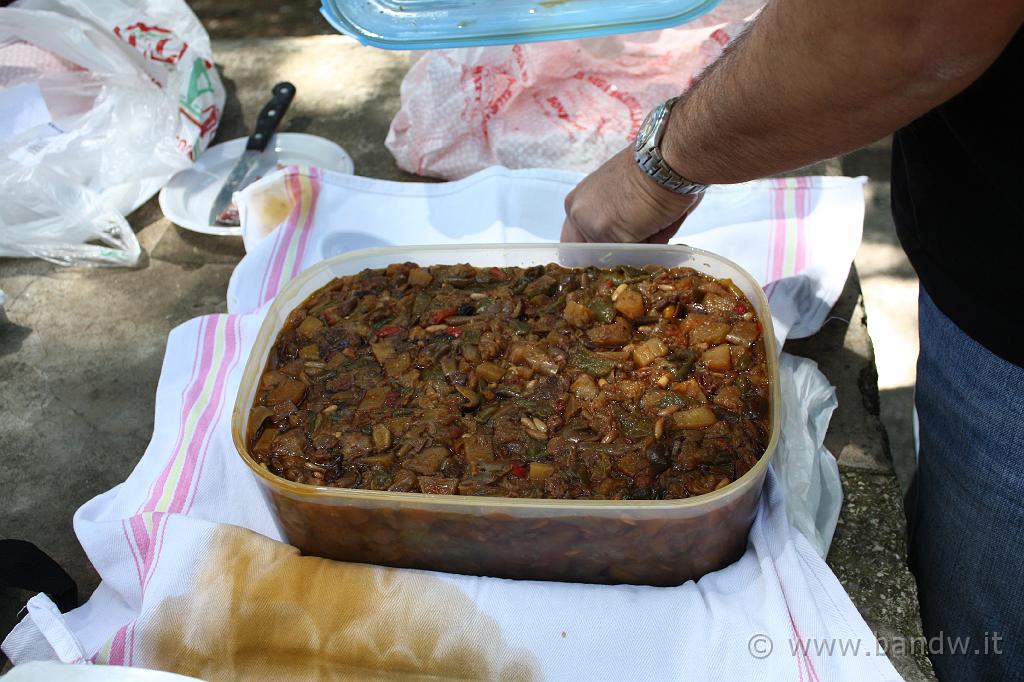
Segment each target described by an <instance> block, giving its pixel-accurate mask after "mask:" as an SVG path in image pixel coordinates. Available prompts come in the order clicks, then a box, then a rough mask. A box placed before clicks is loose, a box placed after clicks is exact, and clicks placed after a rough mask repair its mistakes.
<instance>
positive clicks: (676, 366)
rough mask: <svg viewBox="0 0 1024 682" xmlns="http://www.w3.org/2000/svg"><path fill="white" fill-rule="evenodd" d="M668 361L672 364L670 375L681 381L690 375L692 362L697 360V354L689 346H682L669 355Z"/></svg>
mask: <svg viewBox="0 0 1024 682" xmlns="http://www.w3.org/2000/svg"><path fill="white" fill-rule="evenodd" d="M668 361H669V363H670V364H671V365H672V369H671V370H670V371H671V372H672V376H673V377H674V378H675V380H676V381H682V380H683V379H685V378H686V377H688V376H689V375H690V370H692V369H693V363H695V362H696V361H697V354H696V353H695V352H693V351H692V350H690V349H689V348H683V349H682V350H678V351H676V352H675V353H672V354H671V355H669V356H668Z"/></svg>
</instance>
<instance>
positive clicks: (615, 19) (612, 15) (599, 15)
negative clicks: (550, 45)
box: [320, 0, 719, 50]
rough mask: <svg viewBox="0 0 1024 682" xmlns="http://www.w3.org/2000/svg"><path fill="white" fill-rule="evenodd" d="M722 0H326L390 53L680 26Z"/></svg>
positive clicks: (329, 9)
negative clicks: (611, 0) (619, 0)
mask: <svg viewBox="0 0 1024 682" xmlns="http://www.w3.org/2000/svg"><path fill="white" fill-rule="evenodd" d="M718 2H719V0H646V2H607V1H606V0H484V1H481V0H321V7H320V13H321V14H323V16H324V18H325V19H327V22H328V23H329V24H331V26H333V27H334V28H335V29H337V30H338V31H340V32H341V33H344V34H346V35H349V36H352V37H353V38H355V39H356V40H358V41H359V42H361V43H363V44H364V45H372V46H373V47H380V48H384V49H388V50H433V49H437V48H442V47H475V46H479V45H510V44H512V43H532V42H538V41H543V40H568V39H570V38H593V37H596V36H604V35H611V34H617V33H636V32H638V31H653V30H656V29H662V28H670V27H672V26H678V25H679V24H684V23H686V22H688V21H693V20H694V19H696V18H697V17H699V16H701V15H702V14H705V13H707V12H709V11H711V9H712V8H713V7H714V6H715V5H717V4H718Z"/></svg>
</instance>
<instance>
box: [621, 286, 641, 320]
mask: <svg viewBox="0 0 1024 682" xmlns="http://www.w3.org/2000/svg"><path fill="white" fill-rule="evenodd" d="M615 309H616V310H617V311H619V312H620V313H621V314H622V316H623V317H626V318H628V319H630V320H636V319H639V318H641V317H643V316H644V315H645V314H646V313H647V310H646V309H645V308H644V297H643V294H641V293H640V292H639V291H637V290H636V289H634V288H633V287H629V288H627V289H626V290H625V291H623V292H622V293H621V294H619V297H618V298H617V299H615Z"/></svg>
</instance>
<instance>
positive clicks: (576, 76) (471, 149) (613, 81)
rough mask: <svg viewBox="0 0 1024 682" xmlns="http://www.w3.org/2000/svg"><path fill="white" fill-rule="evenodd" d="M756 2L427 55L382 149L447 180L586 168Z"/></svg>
mask: <svg viewBox="0 0 1024 682" xmlns="http://www.w3.org/2000/svg"><path fill="white" fill-rule="evenodd" d="M762 4H763V1H762V0H723V1H722V2H721V3H720V4H719V5H718V6H717V7H716V8H715V9H714V10H712V11H711V12H710V13H708V14H706V15H704V16H702V17H700V18H699V19H697V20H696V21H693V22H691V23H689V24H686V25H684V26H682V27H680V28H675V29H668V30H664V31H655V32H650V33H636V34H632V35H625V36H614V37H610V38H596V39H589V40H569V41H557V42H550V43H536V44H527V45H512V46H497V47H480V48H471V49H449V50H435V51H431V52H427V53H426V54H425V55H423V56H422V57H421V58H420V59H419V60H418V61H417V62H416V63H415V64H414V65H413V67H412V69H411V70H410V71H409V73H408V75H406V77H405V80H404V81H402V108H401V109H400V110H399V112H398V114H397V115H396V116H395V118H394V120H393V121H392V122H391V129H390V131H389V132H388V137H387V146H388V149H390V150H391V153H392V154H394V156H395V159H396V160H397V161H398V165H399V166H400V167H402V168H403V169H405V170H407V171H410V172H412V173H417V174H419V175H430V176H436V177H441V178H446V179H458V178H462V177H465V176H467V175H469V174H471V173H475V172H476V171H479V170H482V169H484V168H487V167H489V166H494V165H501V166H506V167H508V168H530V167H545V168H559V169H564V170H573V171H582V172H589V171H591V170H593V169H594V168H596V167H597V166H598V165H600V164H601V163H602V162H604V161H605V160H607V159H608V158H609V157H611V156H612V155H613V154H614V153H616V152H618V151H619V150H621V149H622V148H623V147H624V146H626V144H628V143H629V142H630V141H632V140H633V138H634V137H635V135H636V131H637V129H638V128H639V126H640V124H641V123H642V122H643V119H644V116H645V115H646V114H647V112H648V111H650V110H651V109H652V108H653V107H654V106H655V105H656V104H658V103H659V102H662V101H664V100H666V99H668V98H669V97H672V96H674V95H678V94H679V93H680V91H682V90H683V89H685V88H686V87H687V86H688V85H689V84H690V83H692V82H693V79H694V78H695V77H696V76H697V75H698V74H699V73H700V71H701V70H703V69H704V68H705V67H707V66H708V65H709V64H711V63H712V62H713V61H714V60H715V59H716V58H717V57H718V56H719V55H720V54H721V53H722V50H723V49H724V48H725V46H726V45H728V44H729V42H730V41H732V40H733V39H734V38H735V37H736V36H737V35H739V33H740V32H741V31H742V30H743V28H744V26H745V25H746V21H747V20H748V19H749V18H750V17H752V16H753V15H754V14H755V13H756V12H757V11H758V9H759V8H760V6H761V5H762Z"/></svg>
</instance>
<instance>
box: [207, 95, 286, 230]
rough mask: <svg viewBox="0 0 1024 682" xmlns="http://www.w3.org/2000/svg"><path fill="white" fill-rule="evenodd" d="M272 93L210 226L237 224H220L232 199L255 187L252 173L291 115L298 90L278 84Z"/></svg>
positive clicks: (212, 211) (215, 206)
mask: <svg viewBox="0 0 1024 682" xmlns="http://www.w3.org/2000/svg"><path fill="white" fill-rule="evenodd" d="M272 92H273V97H271V98H270V101H269V102H267V103H266V104H265V105H264V106H263V109H262V111H260V115H259V118H257V119H256V130H255V131H254V132H253V134H252V135H250V136H249V141H248V142H247V143H246V145H245V152H243V153H242V158H240V159H239V160H238V163H236V164H235V167H234V168H232V169H231V173H230V174H229V175H228V179H227V180H225V181H224V186H223V187H221V189H220V193H218V194H217V198H216V199H214V200H213V206H212V207H211V208H210V224H211V225H237V224H238V222H237V221H230V220H221V217H222V216H221V214H222V213H224V211H225V209H227V207H228V206H229V205H230V204H231V197H232V195H233V194H234V193H235V192H238V191H240V190H242V189H244V188H245V187H246V186H248V185H250V184H252V182H253V181H254V180H255V178H254V177H252V175H253V173H252V172H253V170H254V169H255V168H256V165H257V164H258V163H259V160H260V157H261V155H262V154H263V151H264V150H265V149H266V148H267V145H268V144H269V143H270V138H271V137H273V136H274V131H276V130H277V126H278V124H279V123H280V122H281V119H282V118H284V115H285V112H287V111H288V107H289V105H291V103H292V100H293V99H294V98H295V86H294V85H292V84H291V83H287V82H283V83H278V84H277V85H275V86H274V88H273V90H272Z"/></svg>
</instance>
